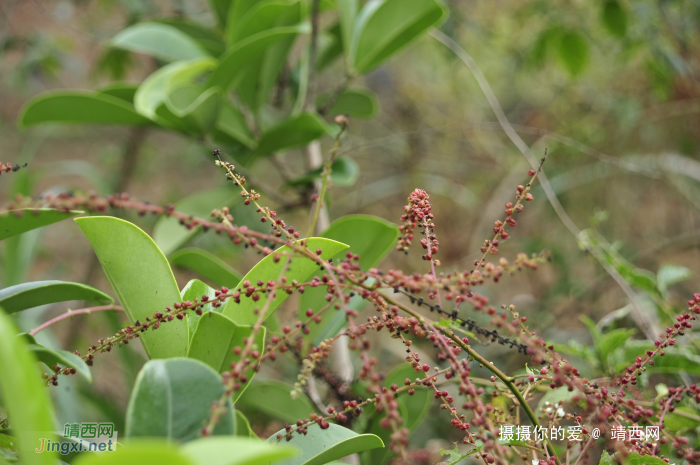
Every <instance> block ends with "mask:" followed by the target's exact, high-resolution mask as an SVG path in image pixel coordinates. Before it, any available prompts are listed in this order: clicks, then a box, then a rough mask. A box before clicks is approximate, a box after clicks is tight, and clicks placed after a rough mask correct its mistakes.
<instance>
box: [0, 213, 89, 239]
mask: <svg viewBox="0 0 700 465" xmlns="http://www.w3.org/2000/svg"><path fill="white" fill-rule="evenodd" d="M83 213H84V212H81V211H77V210H71V211H68V212H65V211H60V210H54V209H52V208H21V209H18V210H8V211H4V212H2V213H0V241H1V240H3V239H7V238H8V237H12V236H16V235H18V234H22V233H25V232H27V231H31V230H32V229H37V228H41V227H44V226H48V225H50V224H54V223H58V222H59V221H63V220H65V219H68V218H71V217H73V216H75V215H81V214H83Z"/></svg>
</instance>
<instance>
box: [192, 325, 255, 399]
mask: <svg viewBox="0 0 700 465" xmlns="http://www.w3.org/2000/svg"><path fill="white" fill-rule="evenodd" d="M251 334H253V328H252V327H251V326H239V325H237V324H236V323H234V322H233V321H231V320H230V319H229V318H227V317H225V316H224V315H222V314H221V313H216V312H207V313H203V314H202V317H201V318H200V319H199V324H198V325H197V329H196V330H195V332H194V336H193V337H192V344H191V345H190V350H189V352H188V353H187V357H189V358H193V359H196V360H199V361H202V362H204V363H206V364H207V365H209V366H210V367H212V368H213V369H214V370H216V371H217V372H219V373H223V372H225V371H228V370H230V369H231V364H232V363H236V362H238V361H239V360H240V358H241V356H240V355H236V354H234V353H233V348H234V347H240V348H241V349H243V347H245V343H244V342H243V341H244V340H245V339H248V338H250V337H251ZM264 349H265V328H264V327H262V328H261V331H260V332H259V333H258V334H256V335H255V346H254V350H258V351H259V352H260V353H261V354H262V353H263V351H264ZM244 374H245V375H246V376H247V377H248V382H247V383H243V384H242V385H241V389H239V390H238V391H236V392H235V393H234V395H233V399H232V400H233V402H235V401H236V400H237V399H238V398H239V397H240V396H241V394H242V393H243V392H244V391H245V390H246V388H247V387H248V386H249V385H250V381H251V380H252V379H253V377H254V376H255V368H252V369H250V370H248V371H246V372H245V373H244Z"/></svg>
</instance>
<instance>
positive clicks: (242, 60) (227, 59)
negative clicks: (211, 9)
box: [208, 2, 310, 93]
mask: <svg viewBox="0 0 700 465" xmlns="http://www.w3.org/2000/svg"><path fill="white" fill-rule="evenodd" d="M239 3H240V2H239ZM308 32H310V26H309V25H308V24H301V25H296V26H284V27H275V28H272V29H268V30H266V31H262V32H260V33H258V34H255V35H253V36H251V37H248V38H247V39H245V40H242V41H240V42H238V43H236V44H235V45H233V46H231V47H229V48H228V50H226V53H224V55H222V56H221V58H220V60H219V65H218V66H217V67H216V69H215V70H214V71H213V72H212V74H211V76H210V77H209V81H208V85H209V86H218V87H220V88H221V89H222V90H223V91H224V93H226V92H228V91H229V90H230V89H231V87H234V86H236V85H237V84H238V83H239V82H240V81H241V79H242V78H243V77H244V75H245V74H246V73H247V72H248V70H249V69H250V65H251V64H252V63H254V62H255V60H256V59H258V58H259V57H260V56H261V55H262V54H263V53H264V51H265V50H266V49H267V48H268V47H270V46H271V45H273V44H275V43H277V42H278V41H280V40H283V39H289V38H290V37H291V38H293V37H294V36H296V35H297V34H301V33H308Z"/></svg>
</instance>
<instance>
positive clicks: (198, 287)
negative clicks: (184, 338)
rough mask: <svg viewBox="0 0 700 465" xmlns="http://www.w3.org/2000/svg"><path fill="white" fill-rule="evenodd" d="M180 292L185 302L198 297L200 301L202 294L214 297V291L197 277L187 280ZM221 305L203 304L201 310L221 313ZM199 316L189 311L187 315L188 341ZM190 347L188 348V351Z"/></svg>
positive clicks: (195, 327) (192, 334) (190, 339)
mask: <svg viewBox="0 0 700 465" xmlns="http://www.w3.org/2000/svg"><path fill="white" fill-rule="evenodd" d="M180 294H181V295H182V301H183V302H185V301H187V300H189V301H190V302H194V300H195V299H199V300H200V302H201V300H202V296H204V295H206V296H207V297H210V298H212V297H214V296H215V295H216V294H215V291H214V289H212V288H211V287H209V286H208V285H207V284H205V283H203V282H202V281H200V280H199V279H193V280H191V281H190V282H188V283H187V284H186V285H185V287H183V288H182V291H180ZM221 309H222V307H219V308H214V307H212V306H211V304H205V305H204V307H202V312H203V313H204V312H217V313H221ZM199 318H200V316H199V315H197V314H196V313H195V312H190V313H189V315H187V332H188V334H189V341H190V343H191V342H192V337H193V336H194V332H195V330H196V329H197V324H198V323H199ZM189 349H191V347H190V348H188V351H189Z"/></svg>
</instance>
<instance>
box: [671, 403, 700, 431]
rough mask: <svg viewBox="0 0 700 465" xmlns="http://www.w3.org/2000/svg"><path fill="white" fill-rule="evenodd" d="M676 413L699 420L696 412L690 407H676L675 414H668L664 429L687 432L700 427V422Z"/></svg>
mask: <svg viewBox="0 0 700 465" xmlns="http://www.w3.org/2000/svg"><path fill="white" fill-rule="evenodd" d="M674 412H680V413H687V414H690V415H691V416H693V417H695V418H697V415H696V412H697V411H696V410H694V409H691V408H689V407H676V408H675V409H674V410H673V412H669V413H667V414H666V416H665V417H664V429H667V430H669V431H686V430H694V429H695V428H697V427H698V426H700V421H698V420H696V419H693V418H688V417H686V416H683V415H679V414H678V413H674Z"/></svg>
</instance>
